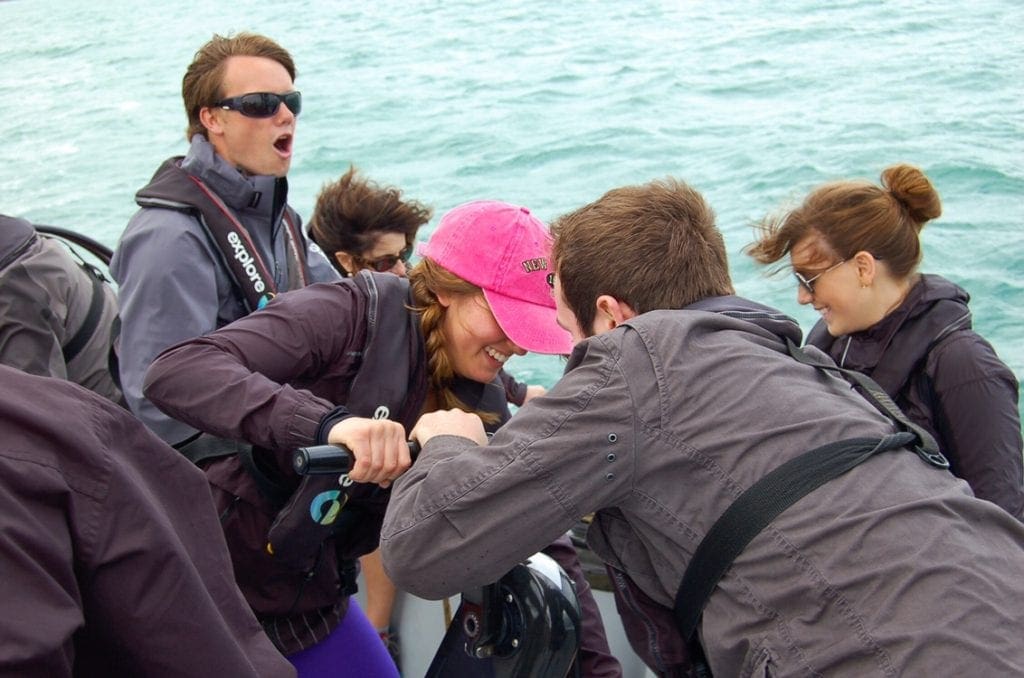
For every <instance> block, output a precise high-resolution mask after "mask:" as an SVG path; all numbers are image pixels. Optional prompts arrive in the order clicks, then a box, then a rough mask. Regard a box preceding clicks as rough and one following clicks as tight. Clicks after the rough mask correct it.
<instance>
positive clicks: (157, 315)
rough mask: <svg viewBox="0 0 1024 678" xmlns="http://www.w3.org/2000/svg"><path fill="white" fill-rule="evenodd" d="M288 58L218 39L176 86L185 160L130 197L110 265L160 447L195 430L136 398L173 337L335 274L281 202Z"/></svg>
mask: <svg viewBox="0 0 1024 678" xmlns="http://www.w3.org/2000/svg"><path fill="white" fill-rule="evenodd" d="M294 80H295V64H294V62H293V61H292V58H291V55H289V53H288V52H287V51H286V50H285V49H284V48H282V47H281V46H280V45H278V44H277V43H275V42H274V41H272V40H270V39H269V38H266V37H264V36H262V35H255V34H251V33H240V34H238V35H235V36H232V37H222V36H214V37H213V39H211V40H210V41H209V42H208V43H206V44H205V45H203V46H202V47H201V48H200V49H199V51H197V52H196V54H195V57H194V59H193V61H192V63H191V65H190V66H189V67H188V70H187V71H186V73H185V76H184V79H183V81H182V97H183V99H184V104H185V110H186V113H187V115H188V130H187V133H186V134H187V137H188V139H189V141H190V145H189V149H188V153H187V154H186V155H185V156H184V157H175V158H171V159H169V160H167V161H166V162H164V163H163V164H162V165H161V166H160V168H159V169H158V170H157V172H156V174H155V175H154V176H153V179H152V180H151V181H150V183H149V184H148V185H147V186H145V187H144V188H142V189H141V190H140V191H139V192H138V193H137V194H136V202H138V204H139V205H140V207H141V209H140V210H139V211H138V212H137V213H136V214H135V216H133V217H132V219H131V221H130V222H129V223H128V226H127V228H126V229H125V231H124V233H123V234H122V236H121V240H120V243H119V244H118V247H117V250H116V252H115V253H114V258H113V260H112V262H111V272H112V273H113V275H114V277H115V278H116V280H117V282H118V284H119V294H120V301H121V322H122V330H121V344H120V373H121V374H120V376H121V381H122V385H123V387H124V391H125V398H126V400H127V402H128V404H129V406H130V407H131V410H132V411H133V412H134V413H135V414H136V415H137V416H138V417H139V418H140V419H142V421H143V422H145V423H146V424H147V425H148V426H149V427H150V428H151V429H152V430H153V431H154V432H155V433H156V434H157V435H159V436H160V437H161V438H163V439H164V440H165V441H167V442H169V443H171V444H174V445H180V444H181V443H183V442H187V441H190V440H192V439H193V438H194V437H195V436H196V435H197V431H196V430H195V429H193V428H191V427H190V426H188V425H186V424H184V423H182V422H179V421H176V420H174V419H171V418H170V417H168V416H167V415H165V414H163V413H162V412H160V411H159V410H158V409H157V408H155V407H153V406H152V404H150V403H149V402H148V401H147V400H146V399H145V398H144V397H143V395H142V382H143V378H144V377H145V373H146V369H147V368H148V367H149V364H150V363H151V362H152V361H153V359H154V358H155V357H156V355H157V354H158V353H159V352H160V351H162V350H163V349H165V348H167V347H168V346H170V345H172V344H175V343H177V342H179V341H184V340H186V339H191V338H193V337H195V336H198V335H202V334H206V333H207V332H210V331H212V330H215V329H217V328H218V327H222V326H223V325H226V324H228V323H229V322H231V321H233V320H236V319H237V318H240V317H242V316H243V315H246V314H247V313H249V312H251V311H253V310H256V309H257V308H260V307H262V306H263V305H265V304H266V303H267V302H268V301H269V300H270V299H271V298H272V297H273V296H274V295H275V294H277V293H280V292H284V291H286V290H289V289H294V288H296V287H301V286H304V285H307V284H309V283H311V282H325V281H330V280H335V279H337V277H338V276H337V274H336V273H335V272H334V270H333V269H332V268H331V266H330V264H329V263H328V262H327V260H326V259H325V258H324V257H323V256H322V254H321V253H320V251H319V249H318V248H316V247H315V246H312V247H311V246H310V245H309V244H308V243H307V241H306V240H305V238H304V237H303V235H302V232H301V220H300V218H299V216H298V215H297V214H296V213H295V211H294V210H293V209H292V208H291V207H289V206H288V204H287V194H288V182H287V179H286V178H285V177H286V175H287V174H288V169H289V167H290V166H291V161H292V152H293V148H294V139H295V128H296V123H297V118H298V115H299V113H300V112H301V109H302V95H301V94H300V93H299V92H298V91H297V90H296V89H295V86H294Z"/></svg>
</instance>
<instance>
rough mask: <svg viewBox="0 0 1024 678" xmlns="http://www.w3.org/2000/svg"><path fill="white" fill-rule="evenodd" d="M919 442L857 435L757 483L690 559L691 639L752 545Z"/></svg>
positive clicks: (683, 618) (685, 597) (685, 617)
mask: <svg viewBox="0 0 1024 678" xmlns="http://www.w3.org/2000/svg"><path fill="white" fill-rule="evenodd" d="M912 442H914V436H913V434H911V433H907V432H905V431H901V432H900V433H892V434H890V435H887V436H885V437H884V438H881V439H877V438H852V439H850V440H842V441H839V442H834V443H829V444H827V445H822V446H821V447H817V448H815V449H813V450H811V451H810V452H805V453H804V454H802V455H800V456H799V457H796V458H795V459H790V460H789V461H788V462H786V463H785V464H783V465H781V466H779V467H778V468H776V469H775V470H773V471H772V472H770V473H769V474H768V475H766V476H764V477H763V478H761V480H759V481H758V482H756V483H754V484H753V485H751V486H750V487H749V488H747V490H746V491H745V492H743V493H742V494H741V495H740V496H739V497H738V498H737V499H736V501H734V502H733V503H732V504H731V505H730V506H729V508H727V509H726V510H725V513H723V514H722V515H721V517H719V519H718V520H717V521H715V524H714V525H712V526H711V529H710V530H708V533H707V534H706V535H705V536H704V539H703V540H702V541H701V543H700V544H699V545H698V546H697V550H696V551H695V552H694V554H693V558H692V559H691V560H690V564H689V565H688V566H687V568H686V572H685V574H684V575H683V581H682V583H681V584H680V585H679V590H678V591H677V593H676V601H675V608H674V612H675V616H676V623H677V624H678V626H679V631H680V633H681V634H682V635H683V638H684V639H685V640H687V641H689V640H690V639H691V638H692V636H693V633H694V631H696V629H697V624H698V622H699V621H700V616H701V613H702V612H703V611H704V606H705V605H706V604H707V600H708V598H710V597H711V593H712V591H714V589H715V587H716V586H717V585H718V582H719V580H720V579H721V578H722V576H723V575H724V574H725V573H726V571H727V570H728V569H729V567H731V566H732V563H733V561H734V560H735V559H736V557H737V556H739V555H740V553H742V552H743V549H745V548H746V547H747V544H749V543H750V542H751V540H752V539H753V538H754V537H756V536H757V535H758V534H759V533H760V532H761V530H763V529H764V528H765V527H766V526H767V525H768V524H769V523H771V522H772V521H773V520H775V518H777V517H778V516H779V515H780V514H781V513H782V512H783V511H785V510H786V509H787V508H789V507H790V506H792V505H793V504H795V503H796V502H797V501H798V500H800V499H802V498H803V497H804V496H806V495H807V494H809V493H810V492H812V491H814V490H815V489H817V488H819V487H821V486H822V485H824V484H825V483H827V482H828V481H830V480H832V479H833V478H838V477H839V476H841V475H842V474H844V473H846V472H847V471H849V470H850V469H852V468H853V467H855V466H857V465H858V464H860V463H861V462H864V461H867V460H868V459H869V458H870V457H872V456H874V455H875V454H878V453H879V452H885V451H887V450H893V449H896V448H900V447H905V446H907V445H909V444H910V443H912Z"/></svg>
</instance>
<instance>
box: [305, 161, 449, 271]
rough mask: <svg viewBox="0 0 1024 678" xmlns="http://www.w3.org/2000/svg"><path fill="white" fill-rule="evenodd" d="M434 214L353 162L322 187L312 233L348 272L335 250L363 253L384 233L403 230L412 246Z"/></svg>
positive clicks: (336, 263) (408, 244)
mask: <svg viewBox="0 0 1024 678" xmlns="http://www.w3.org/2000/svg"><path fill="white" fill-rule="evenodd" d="M432 214H433V210H431V209H430V208H429V207H427V206H426V205H423V204H422V203H419V202H417V201H415V200H402V191H401V190H400V189H397V188H395V187H393V186H380V185H378V184H376V183H374V182H373V181H370V180H369V179H366V178H365V177H362V176H360V175H359V172H358V170H357V169H356V168H355V167H353V166H349V169H348V171H347V172H345V174H343V175H342V176H341V178H340V179H338V180H337V181H334V182H329V183H326V184H324V186H323V188H321V189H320V195H319V196H317V199H316V207H314V208H313V216H312V217H310V220H309V237H310V239H311V240H313V242H315V243H316V244H317V245H319V246H320V249H322V250H323V251H324V252H326V253H327V255H328V257H327V258H328V259H330V261H331V263H332V264H333V265H334V268H336V269H337V270H338V272H339V273H341V274H342V275H343V276H348V272H347V271H345V269H344V268H342V266H341V264H340V263H339V262H338V258H337V257H335V256H333V255H334V253H335V252H347V253H348V254H352V255H355V256H361V255H363V254H364V253H365V252H366V251H367V250H369V249H371V248H372V247H373V245H374V242H375V240H376V238H377V236H378V235H379V234H381V233H401V234H402V235H404V236H405V244H406V246H407V247H408V246H411V245H412V243H413V241H414V240H415V239H416V232H417V231H418V230H419V228H420V226H422V225H423V224H425V223H427V222H428V221H430V217H431V215H432Z"/></svg>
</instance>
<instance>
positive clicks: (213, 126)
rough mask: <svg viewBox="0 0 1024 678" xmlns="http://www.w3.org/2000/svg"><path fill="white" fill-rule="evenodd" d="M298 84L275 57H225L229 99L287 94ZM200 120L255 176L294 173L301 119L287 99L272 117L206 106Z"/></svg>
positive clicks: (230, 158) (224, 88)
mask: <svg viewBox="0 0 1024 678" xmlns="http://www.w3.org/2000/svg"><path fill="white" fill-rule="evenodd" d="M294 89H295V88H294V86H293V83H292V79H291V76H290V75H288V71H287V70H285V67H284V66H282V65H281V64H279V63H278V62H276V61H274V60H273V59H267V58H265V57H255V56H233V57H230V58H229V59H227V61H225V62H224V79H223V82H222V84H221V94H222V97H223V98H224V99H227V98H230V97H237V96H241V95H243V94H250V93H253V92H273V93H275V94H287V93H289V92H292V91H294ZM200 120H202V122H203V124H204V125H205V126H206V129H207V135H208V138H209V140H210V143H211V144H213V147H214V149H215V150H216V151H217V154H218V155H220V156H221V157H222V158H224V160H226V161H227V162H228V163H230V164H231V165H233V166H234V167H237V168H238V169H240V170H242V171H244V172H246V173H248V174H253V175H268V176H275V177H283V176H285V175H286V174H288V169H289V167H291V162H292V146H293V141H294V138H295V122H296V119H295V114H294V113H292V112H291V110H289V109H288V107H287V106H285V105H284V104H283V103H282V104H281V105H279V106H278V107H277V111H276V112H275V113H274V115H273V116H271V117H269V118H249V117H246V116H244V115H242V114H241V113H240V112H238V111H233V110H224V109H222V108H218V107H209V108H204V109H202V110H201V111H200Z"/></svg>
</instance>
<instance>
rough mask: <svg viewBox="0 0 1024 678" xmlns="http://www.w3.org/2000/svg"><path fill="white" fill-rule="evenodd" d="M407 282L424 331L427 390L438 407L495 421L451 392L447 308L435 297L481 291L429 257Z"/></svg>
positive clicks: (489, 421) (492, 414)
mask: <svg viewBox="0 0 1024 678" xmlns="http://www.w3.org/2000/svg"><path fill="white" fill-rule="evenodd" d="M409 285H410V287H411V288H412V298H413V303H414V304H415V306H414V307H413V309H412V310H413V311H415V312H417V313H419V314H420V330H421V331H422V332H423V340H424V344H425V345H426V351H427V373H428V379H429V383H430V390H431V391H432V392H433V393H434V396H435V397H436V399H437V404H438V407H439V408H441V409H453V408H457V409H460V410H465V411H467V412H473V413H475V414H476V415H478V416H479V417H480V418H481V419H482V420H483V421H484V423H485V424H493V423H497V421H498V415H497V414H495V413H493V412H482V411H479V410H473V409H471V408H470V407H469V406H467V405H466V404H465V403H464V402H462V400H460V399H459V398H458V397H457V396H456V395H455V393H454V392H453V391H452V381H453V380H454V379H455V369H454V368H453V367H452V363H451V359H450V358H449V357H448V352H447V350H446V346H447V337H446V336H445V333H444V317H445V313H447V311H448V309H447V308H445V306H444V305H442V304H441V302H440V301H439V300H438V298H437V293H438V292H441V293H447V294H453V295H467V296H473V295H480V296H481V299H482V298H483V290H482V289H480V288H479V287H477V286H476V285H474V284H473V283H470V282H467V281H465V280H463V279H462V278H460V277H458V276H457V275H455V274H454V273H452V272H450V271H448V270H447V269H445V268H442V267H441V266H439V265H437V264H435V263H434V262H433V261H431V260H430V259H423V260H422V261H420V262H419V263H418V264H416V266H415V267H414V268H413V269H412V270H411V271H409ZM485 303H486V302H485Z"/></svg>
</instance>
